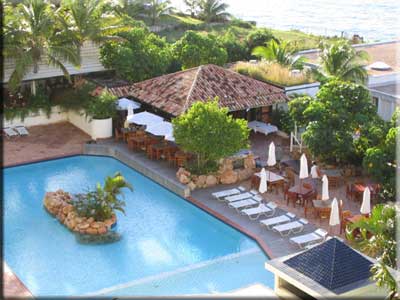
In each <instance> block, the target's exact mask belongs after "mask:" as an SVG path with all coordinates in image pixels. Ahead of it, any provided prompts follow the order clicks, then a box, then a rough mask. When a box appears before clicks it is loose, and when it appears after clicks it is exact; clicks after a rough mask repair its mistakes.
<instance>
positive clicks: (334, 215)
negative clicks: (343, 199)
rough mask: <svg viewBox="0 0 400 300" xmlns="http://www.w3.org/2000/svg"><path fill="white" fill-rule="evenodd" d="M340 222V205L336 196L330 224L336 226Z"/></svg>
mask: <svg viewBox="0 0 400 300" xmlns="http://www.w3.org/2000/svg"><path fill="white" fill-rule="evenodd" d="M339 224H340V217H339V205H338V202H337V200H336V198H334V199H333V201H332V206H331V215H330V217H329V225H330V226H336V225H339Z"/></svg>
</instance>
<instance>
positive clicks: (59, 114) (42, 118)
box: [3, 106, 68, 128]
mask: <svg viewBox="0 0 400 300" xmlns="http://www.w3.org/2000/svg"><path fill="white" fill-rule="evenodd" d="M67 120H68V113H67V112H66V111H63V110H62V109H61V108H60V107H58V106H55V107H53V108H52V110H51V114H50V117H47V115H46V113H45V112H44V111H40V112H38V113H36V114H33V113H31V114H29V115H28V116H26V117H25V119H24V120H22V119H21V118H14V119H12V120H6V119H5V118H4V119H3V128H4V127H12V126H18V125H23V126H25V127H31V126H37V125H47V124H52V123H57V122H63V121H67Z"/></svg>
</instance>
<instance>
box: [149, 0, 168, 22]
mask: <svg viewBox="0 0 400 300" xmlns="http://www.w3.org/2000/svg"><path fill="white" fill-rule="evenodd" d="M145 7H146V10H145V12H146V13H147V15H148V16H149V18H150V21H151V25H155V24H156V23H157V20H159V19H160V17H161V16H166V15H169V14H171V13H172V11H173V10H174V9H173V7H172V6H171V1H170V0H148V1H146V2H145Z"/></svg>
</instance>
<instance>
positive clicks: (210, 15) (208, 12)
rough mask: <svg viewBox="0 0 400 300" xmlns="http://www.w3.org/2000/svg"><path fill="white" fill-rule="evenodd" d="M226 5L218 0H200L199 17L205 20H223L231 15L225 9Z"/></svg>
mask: <svg viewBox="0 0 400 300" xmlns="http://www.w3.org/2000/svg"><path fill="white" fill-rule="evenodd" d="M228 7H229V5H228V4H226V3H223V2H221V1H219V0H201V1H200V12H199V17H200V18H201V19H202V20H204V21H206V22H217V21H225V20H227V19H228V18H229V17H230V16H231V15H230V14H229V13H228V12H227V11H226V10H227V9H228Z"/></svg>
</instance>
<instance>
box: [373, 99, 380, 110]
mask: <svg viewBox="0 0 400 300" xmlns="http://www.w3.org/2000/svg"><path fill="white" fill-rule="evenodd" d="M372 104H373V105H375V107H376V108H378V104H379V98H378V97H372Z"/></svg>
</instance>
